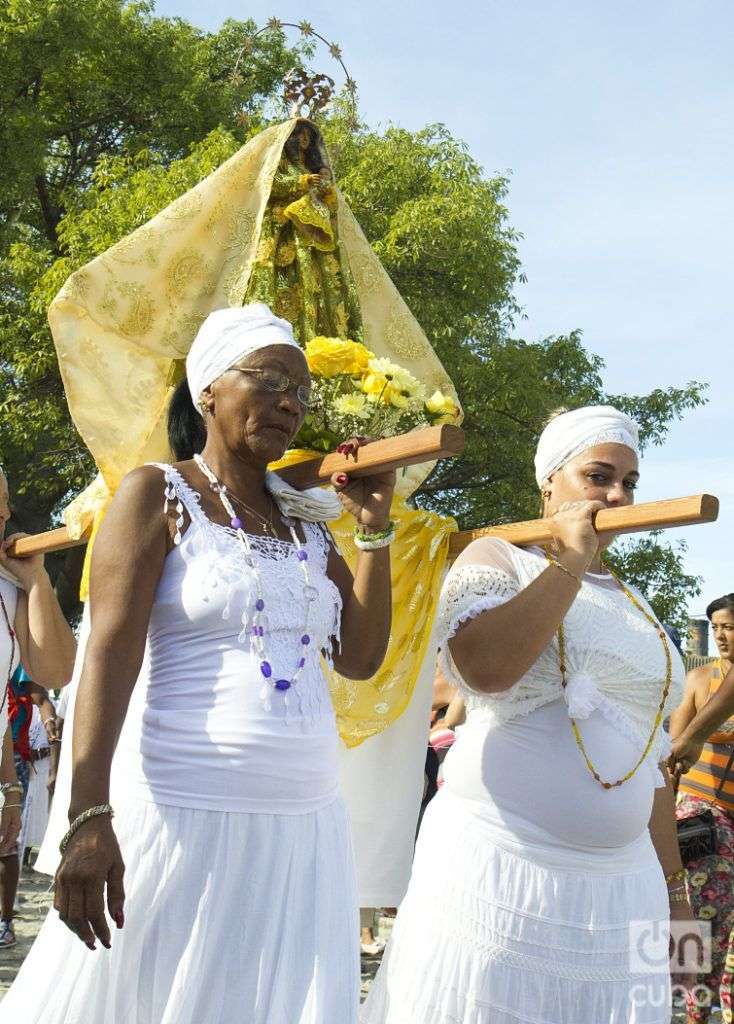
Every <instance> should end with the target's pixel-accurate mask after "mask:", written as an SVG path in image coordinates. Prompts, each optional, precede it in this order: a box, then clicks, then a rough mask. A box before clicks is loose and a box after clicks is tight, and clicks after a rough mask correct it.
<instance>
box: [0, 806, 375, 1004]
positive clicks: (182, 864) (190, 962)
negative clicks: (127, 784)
mask: <svg viewBox="0 0 734 1024" xmlns="http://www.w3.org/2000/svg"><path fill="white" fill-rule="evenodd" d="M115 831H116V833H117V836H118V839H119V841H120V846H121V848H122V852H123V856H124V859H125V864H126V871H125V887H126V900H125V926H124V928H123V929H122V931H117V930H116V929H115V927H114V925H112V926H111V929H112V949H111V950H109V951H108V950H105V949H104V948H103V947H102V946H101V945H100V944H99V943H97V949H96V951H94V952H91V951H90V950H88V949H87V948H86V947H85V946H84V945H83V944H82V943H81V942H80V941H79V939H77V938H76V936H74V935H73V934H72V933H71V932H70V931H69V930H68V929H67V928H66V927H65V926H64V925H63V924H62V923H61V922H60V921H59V919H58V916H57V914H56V912H55V911H51V913H50V914H49V916H48V918H47V920H46V922H45V923H44V925H43V928H42V929H41V932H40V934H39V936H38V938H37V939H36V942H35V943H34V945H33V948H32V949H31V952H30V953H29V955H28V957H27V958H26V961H25V963H24V964H23V967H22V968H21V970H20V973H19V974H18V977H17V979H16V981H15V983H14V984H13V986H12V987H11V989H10V991H9V992H8V994H7V995H6V996H5V998H4V999H3V1001H2V1002H1V1003H0V1022H1V1024H353V1022H355V1021H356V1019H357V1012H358V1007H359V977H360V976H359V948H358V935H359V929H358V921H359V916H358V911H357V896H356V886H355V881H354V865H353V856H352V845H351V837H350V830H349V823H348V818H347V813H346V809H345V806H344V804H343V802H342V800H341V798H338V799H336V800H335V801H334V802H333V803H331V804H329V805H328V806H327V807H325V808H323V809H322V810H319V811H315V812H311V813H308V814H290V815H272V814H244V813H225V812H220V811H203V810H195V809H189V808H180V807H167V806H160V805H158V804H154V803H148V802H145V801H142V800H136V799H128V800H126V801H125V803H124V804H121V805H120V807H119V810H118V813H117V815H116V817H115Z"/></svg>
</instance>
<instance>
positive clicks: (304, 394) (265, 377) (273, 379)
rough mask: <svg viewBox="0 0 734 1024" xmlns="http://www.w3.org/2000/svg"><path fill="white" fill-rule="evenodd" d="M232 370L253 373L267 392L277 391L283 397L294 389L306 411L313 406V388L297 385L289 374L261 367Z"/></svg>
mask: <svg viewBox="0 0 734 1024" xmlns="http://www.w3.org/2000/svg"><path fill="white" fill-rule="evenodd" d="M230 369H231V370H237V372H238V373H251V374H252V375H253V376H254V377H257V379H258V381H259V382H260V384H261V385H262V387H263V388H265V390H266V391H277V392H279V393H280V394H281V395H282V394H284V392H286V391H289V390H290V389H291V388H292V387H293V388H295V391H296V398H297V399H298V401H299V402H300V403H301V405H302V406H303V407H304V409H308V408H309V406H310V405H311V388H310V387H309V385H308V384H296V382H295V381H292V380H291V379H290V377H289V376H288V375H287V374H285V373H281V372H280V371H279V370H267V369H262V370H261V369H260V368H259V367H254V366H252V367H250V366H231V367H230Z"/></svg>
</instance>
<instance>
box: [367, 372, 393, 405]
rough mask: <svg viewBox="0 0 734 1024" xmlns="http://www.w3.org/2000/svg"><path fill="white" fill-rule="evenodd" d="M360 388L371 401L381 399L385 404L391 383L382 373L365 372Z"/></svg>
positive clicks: (388, 399)
mask: <svg viewBox="0 0 734 1024" xmlns="http://www.w3.org/2000/svg"><path fill="white" fill-rule="evenodd" d="M360 388H361V390H362V391H363V392H364V393H365V395H367V397H368V398H369V400H370V401H371V402H379V401H382V402H383V403H384V404H385V405H388V404H389V402H390V391H391V385H390V381H389V380H388V379H387V377H385V376H384V374H382V373H368V374H366V376H365V377H363V378H362V383H361V384H360Z"/></svg>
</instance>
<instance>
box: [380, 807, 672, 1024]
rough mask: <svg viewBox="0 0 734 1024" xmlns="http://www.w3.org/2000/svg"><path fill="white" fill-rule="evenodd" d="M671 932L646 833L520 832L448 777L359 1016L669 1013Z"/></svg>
mask: <svg viewBox="0 0 734 1024" xmlns="http://www.w3.org/2000/svg"><path fill="white" fill-rule="evenodd" d="M477 812H478V813H477ZM632 922H641V923H640V924H634V923H632ZM667 935H668V899H667V890H666V886H665V879H664V877H663V873H662V871H661V868H660V865H659V862H658V860H657V857H656V855H655V851H654V848H653V846H652V842H651V840H650V837H649V835H648V833H647V831H645V832H644V833H643V835H642V836H640V838H639V839H637V840H635V842H633V843H631V844H629V845H628V846H625V847H621V848H619V849H614V850H610V849H604V848H599V849H587V850H585V851H583V852H580V851H575V850H570V849H567V848H564V847H559V846H558V844H553V843H549V844H548V845H547V846H543V845H542V844H541V843H539V842H535V843H528V842H527V841H526V842H521V841H518V840H514V839H513V838H512V836H510V834H509V833H508V832H507V830H506V829H502V828H498V827H497V826H496V825H494V824H492V823H491V822H488V821H487V820H485V819H484V818H483V817H482V815H481V808H477V806H476V804H474V803H473V802H470V801H466V800H464V799H462V798H460V797H457V796H456V795H454V794H453V793H451V791H450V790H448V789H447V788H446V787H444V788H443V789H442V790H441V791H440V792H439V794H438V795H437V796H436V797H435V798H434V800H433V801H432V803H431V805H430V806H429V808H428V810H427V812H426V815H425V817H424V819H423V824H422V827H421V832H420V836H419V839H418V844H417V848H416V856H415V862H414V865H413V875H412V878H411V882H410V887H409V889H408V893H407V895H406V897H405V900H404V901H403V904H402V906H401V907H400V911H399V913H398V916H397V919H396V922H395V926H394V929H393V935H392V938H391V940H390V942H389V944H388V948H387V950H386V953H385V956H384V958H383V962H382V966H381V968H380V971H379V972H378V975H377V978H376V980H375V983H374V985H373V987H372V989H371V991H370V994H369V996H368V998H367V1001H366V1003H365V1005H364V1007H363V1009H362V1013H361V1016H360V1021H361V1022H363V1024H669V1021H670V981H669V975H668V960H667V948H668V944H667Z"/></svg>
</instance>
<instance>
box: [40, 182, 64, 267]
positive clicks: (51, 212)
mask: <svg viewBox="0 0 734 1024" xmlns="http://www.w3.org/2000/svg"><path fill="white" fill-rule="evenodd" d="M35 182H36V193H37V195H38V201H39V203H40V204H41V213H42V214H43V223H44V227H45V229H46V237H47V238H48V240H49V241H50V242H51V244H52V245H53V247H54V250H55V251H57V252H58V248H59V239H58V236H57V234H56V228H57V227H58V225H59V221H60V220H61V210H59V208H58V207H56V206H54V205H53V203H52V202H51V197H50V196H49V194H48V184H47V182H46V179H45V178H44V176H43V175H42V174H37V175H36V179H35Z"/></svg>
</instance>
